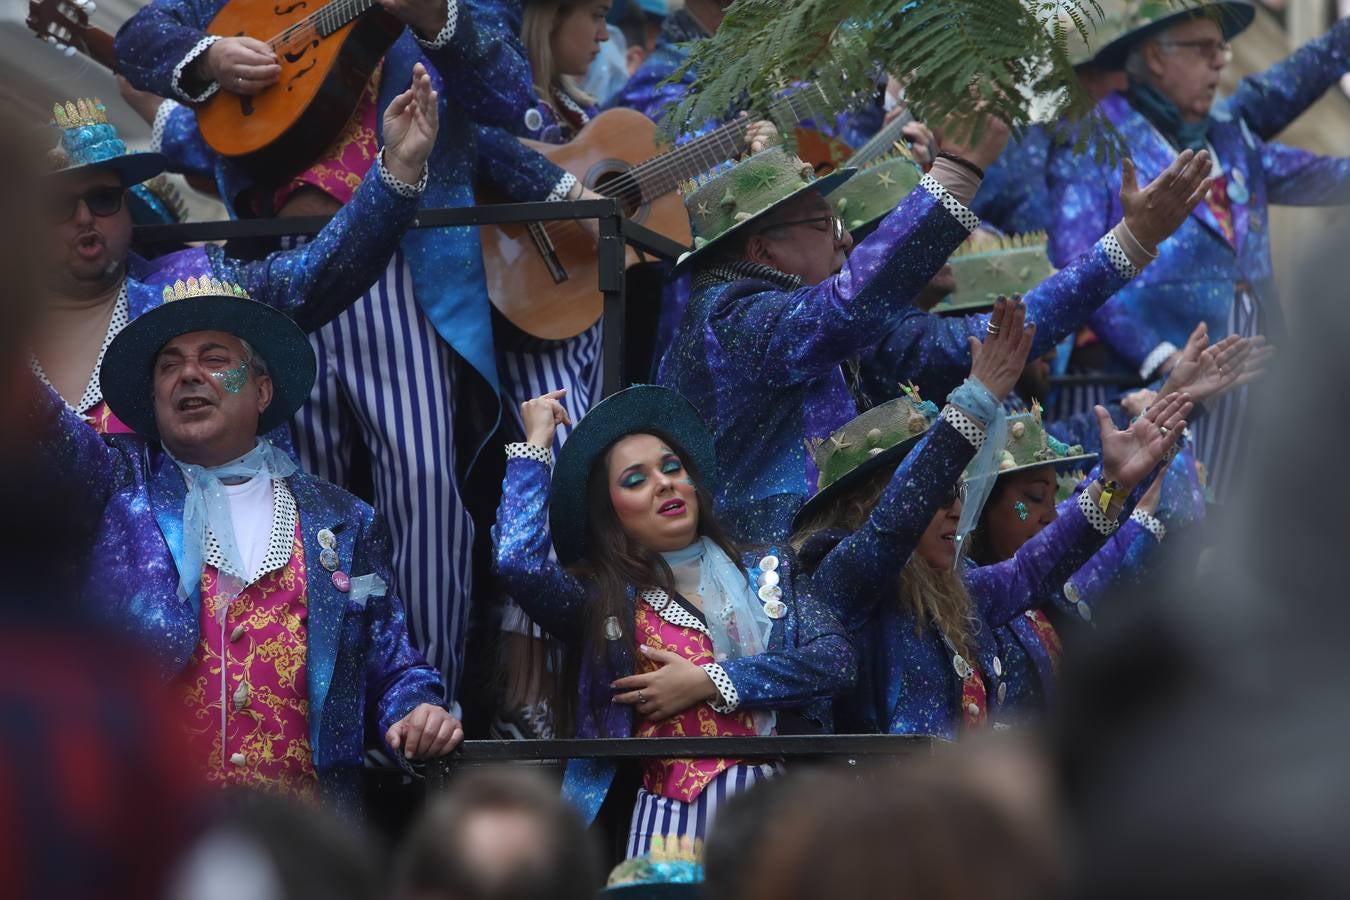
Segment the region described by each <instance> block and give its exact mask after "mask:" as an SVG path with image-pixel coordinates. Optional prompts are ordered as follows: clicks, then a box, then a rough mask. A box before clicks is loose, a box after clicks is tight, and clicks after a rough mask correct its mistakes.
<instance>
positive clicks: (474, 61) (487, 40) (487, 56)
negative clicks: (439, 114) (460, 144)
mask: <svg viewBox="0 0 1350 900" xmlns="http://www.w3.org/2000/svg"><path fill="white" fill-rule="evenodd" d="M517 6H518V3H517V2H516V0H452V4H451V9H452V10H455V11H456V15H457V22H456V25H455V34H454V37H453V38H451V39H450V40H449V41H448V42H447V43H446V45H445V46H444V47H440V48H438V49H430V48H427V47H425V45H423V46H424V50H425V52H426V54H427V58H428V59H430V60H431V63H432V65H434V66H435V67H436V69H437V71H438V72H440V73H441V75H442V77H443V78H444V79H445V84H446V86H447V89H450V90H453V91H454V95H455V102H456V103H458V104H459V105H460V106H461V107H462V108H463V109H465V110H466V111H467V112H468V113H469V115H470V117H471V118H472V119H473V120H474V121H475V122H478V123H480V124H484V125H501V126H503V127H506V128H513V127H517V126H518V125H519V124H520V122H521V120H522V118H523V117H524V115H525V111H526V110H528V109H529V108H530V107H531V106H532V105H533V104H534V88H533V87H532V85H533V84H534V76H533V75H532V74H531V72H530V61H529V57H528V56H526V54H525V48H524V47H523V46H522V45H521V43H520V40H519V39H518V38H517V37H516V35H515V34H513V33H512V32H511V31H510V30H509V28H510V23H511V22H513V21H517V20H518V17H519V12H518V11H517V10H515V9H513V7H517ZM513 17H515V18H513ZM443 127H444V126H443Z"/></svg>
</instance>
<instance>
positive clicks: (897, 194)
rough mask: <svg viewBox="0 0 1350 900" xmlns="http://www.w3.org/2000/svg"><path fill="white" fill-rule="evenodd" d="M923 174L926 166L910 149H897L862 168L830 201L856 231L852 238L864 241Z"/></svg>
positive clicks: (845, 222) (848, 226)
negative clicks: (923, 167)
mask: <svg viewBox="0 0 1350 900" xmlns="http://www.w3.org/2000/svg"><path fill="white" fill-rule="evenodd" d="M921 178H923V169H921V168H919V164H918V163H916V162H915V161H914V158H913V157H912V156H910V155H909V153H908V151H905V150H897V151H896V152H895V153H893V154H891V155H890V156H887V157H886V158H884V159H880V160H877V161H876V162H874V163H872V164H871V165H869V166H867V167H866V168H864V169H859V170H858V173H857V174H856V175H854V176H853V177H852V178H851V179H850V180H849V182H848V184H846V185H844V186H843V187H841V188H839V189H838V190H836V191H834V192H832V193H831V194H830V202H831V203H832V204H834V210H835V213H836V214H838V216H839V218H841V219H843V220H844V227H845V228H847V229H848V230H849V231H850V232H851V233H852V234H853V240H854V241H855V242H857V241H861V240H863V239H864V238H866V237H867V236H868V235H869V234H871V233H872V232H873V231H875V230H876V227H877V225H878V224H880V222H881V220H882V219H884V218H885V217H886V215H887V214H888V213H890V212H891V211H892V210H893V209H895V208H896V207H897V206H899V205H900V201H901V200H904V199H905V198H906V197H907V196H909V192H910V191H912V190H914V188H916V187H917V186H918V184H919V180H920V179H921Z"/></svg>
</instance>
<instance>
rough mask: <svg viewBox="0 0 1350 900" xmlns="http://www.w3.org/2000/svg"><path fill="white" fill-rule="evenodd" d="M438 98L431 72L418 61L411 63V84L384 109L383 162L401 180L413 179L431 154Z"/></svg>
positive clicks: (410, 180)
mask: <svg viewBox="0 0 1350 900" xmlns="http://www.w3.org/2000/svg"><path fill="white" fill-rule="evenodd" d="M437 102H438V98H437V96H436V92H435V91H434V90H432V89H431V76H430V75H428V74H427V70H426V68H425V67H423V65H422V64H421V63H418V64H417V65H415V66H413V78H412V84H411V85H410V86H409V87H408V89H407V90H406V91H404V92H403V93H401V94H399V95H398V96H397V97H395V98H394V99H393V100H392V101H391V102H390V104H389V106H388V108H386V109H385V111H384V159H385V165H386V166H387V167H389V168H390V171H391V172H392V173H393V174H394V175H397V176H399V178H400V179H401V180H403V181H407V182H409V183H412V182H416V181H417V180H418V178H420V177H421V173H422V167H423V166H424V165H425V164H426V161H427V159H428V158H429V157H430V156H431V148H432V146H433V145H434V144H435V143H436V130H437V128H438V127H439V124H440V118H439V113H438V110H437V108H436V104H437ZM395 168H397V169H399V170H400V171H395ZM405 173H412V174H413V177H412V178H411V179H409V178H405V177H404V175H405Z"/></svg>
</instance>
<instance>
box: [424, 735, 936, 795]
mask: <svg viewBox="0 0 1350 900" xmlns="http://www.w3.org/2000/svg"><path fill="white" fill-rule="evenodd" d="M941 743H942V741H941V740H939V739H938V738H932V737H927V736H924V735H908V734H811V735H774V736H770V737H693V738H690V737H681V738H658V737H651V738H610V739H568V740H524V741H465V742H464V743H462V744H460V746H459V747H458V748H456V750H455V752H454V753H452V754H450V755H449V756H446V757H443V758H442V759H435V760H431V761H429V762H428V763H427V765H426V778H427V788H428V789H429V790H436V789H439V788H442V787H444V786H445V784H446V783H447V781H448V780H449V779H450V778H451V777H452V776H453V774H454V773H455V772H456V771H459V770H462V769H465V768H479V767H484V766H500V765H505V764H514V765H533V766H551V765H554V764H556V763H560V762H562V761H565V760H569V759H602V758H603V759H613V760H641V759H711V758H714V757H721V758H727V759H782V760H785V761H791V760H803V759H807V760H817V761H819V760H838V761H842V762H844V763H846V764H847V765H857V764H859V763H860V762H862V761H863V760H901V759H906V758H911V757H914V756H917V755H920V754H927V753H931V752H932V750H933V748H934V747H935V746H936V745H938V744H941Z"/></svg>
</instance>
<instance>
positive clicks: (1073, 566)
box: [964, 502, 1128, 628]
mask: <svg viewBox="0 0 1350 900" xmlns="http://www.w3.org/2000/svg"><path fill="white" fill-rule="evenodd" d="M1122 515H1128V512H1126V513H1122ZM1107 537H1108V535H1105V534H1102V533H1101V532H1100V531H1098V530H1097V529H1095V528H1093V527H1092V525H1091V523H1089V522H1088V520H1087V517H1086V516H1084V515H1083V511H1082V510H1080V509H1079V508H1078V504H1077V503H1072V502H1071V503H1066V504H1061V507H1060V515H1059V518H1057V519H1056V520H1055V521H1054V522H1052V523H1050V524H1049V525H1047V526H1046V527H1045V528H1042V529H1041V531H1040V533H1039V534H1037V535H1036V536H1035V537H1034V538H1032V539H1031V540H1029V541H1027V542H1026V543H1025V544H1023V545H1022V548H1021V549H1020V550H1018V551H1017V553H1015V554H1014V555H1013V558H1012V559H1009V560H1006V561H1005V562H1001V563H997V564H995V565H992V566H977V567H976V568H973V569H968V570H967V571H966V573H965V575H964V578H965V582H966V588H967V590H969V591H970V597H971V600H973V601H974V602H975V604H976V605H977V606H978V607H979V608H980V612H981V613H982V614H983V615H984V617H985V620H986V621H987V622H989V624H990V625H992V626H994V627H995V628H997V627H998V626H1000V625H1004V624H1006V623H1007V622H1009V621H1011V620H1012V619H1013V618H1014V617H1015V616H1018V615H1021V614H1022V613H1023V612H1025V611H1026V610H1028V609H1030V608H1031V607H1032V606H1035V605H1036V602H1037V601H1038V600H1039V599H1040V598H1041V597H1043V596H1045V595H1046V593H1047V592H1048V591H1050V590H1053V589H1057V588H1058V587H1059V585H1062V584H1063V583H1064V582H1066V581H1068V580H1069V577H1070V576H1071V575H1072V574H1073V573H1074V572H1076V571H1078V570H1079V569H1081V568H1082V567H1083V565H1084V563H1086V562H1087V561H1088V559H1090V558H1091V557H1092V555H1093V554H1094V553H1096V552H1097V551H1098V550H1100V549H1101V547H1102V545H1103V544H1104V543H1106V540H1107Z"/></svg>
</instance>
